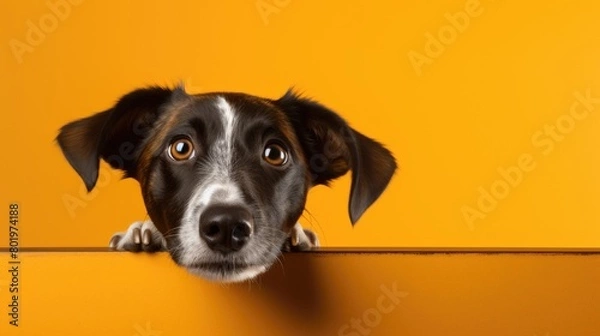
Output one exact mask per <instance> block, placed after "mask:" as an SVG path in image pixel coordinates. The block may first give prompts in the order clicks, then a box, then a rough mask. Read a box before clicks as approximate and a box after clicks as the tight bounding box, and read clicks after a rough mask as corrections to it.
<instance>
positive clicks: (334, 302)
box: [0, 253, 600, 336]
mask: <svg viewBox="0 0 600 336" xmlns="http://www.w3.org/2000/svg"><path fill="white" fill-rule="evenodd" d="M20 258H21V261H22V263H21V272H22V274H21V289H22V295H21V298H20V303H19V304H20V315H19V317H20V322H19V323H20V325H19V327H18V328H15V327H12V326H10V325H9V324H8V320H9V317H8V316H6V315H5V313H4V308H3V309H2V311H3V313H2V318H1V319H0V335H5V336H6V335H10V336H13V335H14V336H19V335H27V336H29V335H44V336H54V335H56V336H70V335H73V336H76V335H114V336H120V335H123V336H185V335H289V336H295V335H302V336H306V335H315V336H320V335H332V336H333V335H339V336H360V335H363V336H365V335H372V336H378V335H407V336H420V335H423V336H430V335H444V336H454V335H457V336H459V335H460V336H470V335H473V336H480V335H489V336H495V335H498V336H507V335H515V336H555V335H569V336H593V335H598V334H600V309H599V302H600V287H599V286H598V284H599V283H600V255H599V254H597V253H596V254H593V255H574V254H550V255H546V254H456V253H454V254H442V253H438V254H411V253H397V254H368V253H367V254H333V253H310V254H289V253H288V254H286V255H285V256H284V258H283V261H282V264H276V266H274V267H273V268H272V269H271V270H270V271H269V272H268V273H266V274H265V275H263V276H261V277H260V278H258V279H257V280H256V281H254V282H252V283H244V284H237V285H222V284H213V283H209V282H207V281H205V280H203V279H199V278H196V277H193V276H191V275H189V274H188V273H186V272H185V271H184V270H183V269H181V268H179V267H177V266H175V265H174V264H173V263H172V262H171V261H170V260H169V259H168V256H167V255H166V254H165V253H161V254H159V255H154V256H149V255H141V254H139V255H134V254H130V253H46V254H37V253H30V254H27V253H22V254H21V255H20ZM6 261H7V258H4V257H3V256H0V263H1V264H2V265H5V264H6ZM282 267H284V268H283V269H282ZM0 283H2V284H8V283H9V278H8V273H7V272H4V271H3V272H0ZM389 292H395V293H396V294H395V295H392V297H393V299H387V298H389V297H390V296H388V295H386V293H389ZM386 297H387V298H386ZM0 303H1V304H2V306H4V304H5V303H6V304H9V301H8V295H7V294H5V291H4V290H2V292H1V294H0ZM353 321H356V322H355V323H359V325H360V327H358V328H363V329H354V328H353V325H354V324H352V323H353ZM355 328H356V327H355ZM360 330H362V331H360Z"/></svg>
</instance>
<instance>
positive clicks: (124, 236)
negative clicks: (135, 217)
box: [108, 220, 167, 252]
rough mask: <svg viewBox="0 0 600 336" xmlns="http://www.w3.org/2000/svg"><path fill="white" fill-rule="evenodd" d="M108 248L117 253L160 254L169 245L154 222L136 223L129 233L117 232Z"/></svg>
mask: <svg viewBox="0 0 600 336" xmlns="http://www.w3.org/2000/svg"><path fill="white" fill-rule="evenodd" d="M108 246H109V247H110V248H111V249H113V250H116V251H129V252H141V251H144V252H158V251H164V250H166V246H167V243H166V241H165V238H164V237H163V235H162V234H161V233H160V232H159V231H158V229H157V228H156V227H155V226H154V224H153V223H152V221H149V220H148V221H145V222H135V223H133V224H131V225H130V226H129V228H128V229H127V232H117V233H115V234H114V235H113V236H112V237H111V238H110V242H109V243H108Z"/></svg>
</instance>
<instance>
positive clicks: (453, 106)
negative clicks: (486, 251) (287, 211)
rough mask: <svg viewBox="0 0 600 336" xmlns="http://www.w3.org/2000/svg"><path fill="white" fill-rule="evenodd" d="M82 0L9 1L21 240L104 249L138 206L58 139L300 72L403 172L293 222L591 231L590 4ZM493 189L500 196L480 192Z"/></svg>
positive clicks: (272, 91)
mask: <svg viewBox="0 0 600 336" xmlns="http://www.w3.org/2000/svg"><path fill="white" fill-rule="evenodd" d="M57 2H61V1H60V0H49V2H48V3H57ZM62 2H63V3H64V1H62ZM73 2H74V3H75V2H78V3H79V4H77V5H69V6H67V7H60V8H58V9H56V8H53V7H52V6H49V5H48V3H47V2H46V1H17V0H12V1H2V3H1V4H0V22H2V29H1V30H0V41H2V47H0V65H1V69H2V78H3V80H2V81H0V99H1V101H2V102H3V104H2V109H3V112H2V116H3V121H2V122H1V123H0V140H1V141H2V143H4V147H3V150H4V152H3V159H2V164H1V166H2V167H1V168H0V169H2V173H1V174H0V206H5V205H7V204H8V203H9V202H14V201H16V202H19V203H20V205H21V244H22V246H105V245H106V244H107V242H108V239H109V238H110V236H111V235H112V233H113V232H115V231H121V230H123V229H124V228H126V227H127V226H128V225H129V224H130V223H131V222H133V221H136V220H139V219H143V218H144V217H145V213H146V212H145V210H144V207H143V204H142V200H141V197H140V193H139V189H138V186H137V184H136V183H135V182H134V181H130V180H128V181H121V182H118V178H117V175H115V174H114V173H112V172H110V171H108V170H107V169H104V170H103V175H102V178H103V180H102V181H103V183H102V182H101V183H100V186H99V188H98V190H97V191H95V192H94V193H92V194H91V195H86V194H85V193H83V192H82V190H83V183H82V182H81V181H80V180H79V178H78V176H77V175H76V174H75V172H74V171H72V170H71V168H70V167H69V166H68V164H67V162H66V161H65V160H64V159H63V157H62V155H61V154H60V152H59V150H58V148H57V146H56V145H55V144H54V143H53V138H54V137H55V135H56V131H57V129H58V128H59V127H60V126H61V125H63V124H64V123H66V122H68V121H71V120H73V119H76V118H80V117H83V116H87V115H89V114H91V113H94V112H97V111H100V110H102V109H105V108H107V107H109V106H110V105H111V104H112V103H113V102H114V101H115V99H117V98H118V97H119V96H120V95H122V94H124V93H126V92H128V91H129V90H132V89H134V88H136V87H139V86H144V85H148V84H174V83H176V82H178V81H179V80H185V81H186V83H187V86H188V89H189V91H192V92H204V91H211V90H231V91H245V92H249V93H253V94H256V95H264V96H268V97H277V96H278V95H281V94H282V93H283V92H284V91H285V90H286V89H287V88H288V87H289V86H292V85H294V86H296V87H297V88H298V89H300V90H302V91H304V92H306V93H307V94H308V95H310V96H313V97H315V98H316V99H318V100H320V101H322V102H324V103H325V104H327V105H329V106H330V107H332V108H334V109H335V110H336V111H338V112H339V113H341V114H342V115H343V116H344V117H345V118H347V119H348V120H349V121H350V122H351V124H352V125H354V126H355V127H356V128H357V129H359V130H361V131H362V132H364V133H366V134H368V135H371V136H373V137H375V138H377V139H379V140H380V141H382V142H383V143H385V144H387V145H388V146H389V148H390V149H392V150H393V152H394V153H395V154H396V156H397V158H398V160H399V163H400V165H401V167H402V170H401V172H400V173H399V174H398V175H397V176H396V177H395V178H394V180H393V182H392V184H391V185H390V187H389V189H388V190H387V191H386V193H385V194H384V195H383V197H382V198H381V200H380V201H379V202H377V203H376V204H375V206H374V207H373V208H371V209H370V210H369V211H368V212H367V213H366V215H365V216H364V217H363V218H362V220H361V221H360V222H359V224H358V225H357V226H356V227H355V228H354V229H353V228H352V227H351V226H350V223H349V220H348V218H347V217H346V216H347V215H346V213H347V211H346V202H347V199H348V191H349V180H348V179H347V178H344V179H341V180H340V181H339V182H338V183H335V184H334V186H333V188H332V189H327V188H322V187H320V188H318V189H315V190H313V191H312V192H311V194H310V201H309V203H308V206H307V208H308V209H309V211H310V214H311V215H308V214H307V215H306V218H304V219H303V224H305V225H306V226H309V227H313V228H314V229H315V230H316V231H317V233H318V234H319V235H320V237H321V241H322V242H323V243H324V244H325V245H328V246H355V247H359V246H595V247H598V246H600V225H598V223H600V207H598V204H597V200H598V199H600V178H598V176H599V175H598V171H600V159H599V156H598V147H599V145H600V118H599V117H598V113H599V112H598V111H599V110H600V103H598V101H597V100H598V98H595V97H600V66H599V64H600V63H599V62H600V37H599V36H600V35H598V32H599V31H600V20H598V15H599V14H600V3H598V2H593V1H586V2H575V1H567V0H558V1H550V2H539V1H536V2H534V3H531V2H519V1H498V0H496V1H492V0H480V1H475V0H444V1H436V2H435V3H434V4H432V3H431V2H429V1H416V0H410V1H409V0H406V1H388V2H369V1H357V0H349V1H316V0H314V1H296V0H277V1H275V0H264V1H263V0H260V1H255V0H249V1H113V2H111V3H110V5H107V4H106V3H105V2H101V1H90V0H78V1H74V0H73ZM257 5H258V7H257ZM269 6H270V7H269ZM273 6H275V7H273ZM259 7H260V8H261V9H260V10H259ZM465 18H467V19H466V20H468V23H467V21H466V20H465ZM457 20H458V21H457ZM451 22H454V24H455V25H457V28H453V26H452V25H451ZM457 22H458V23H457ZM40 24H41V28H40ZM37 29H41V31H37ZM431 34H433V35H431ZM440 34H441V35H442V36H441V39H442V40H443V42H440V40H439V39H440ZM453 34H454V35H453ZM431 36H435V37H433V38H435V40H436V42H434V41H432V40H431V39H432V37H431ZM444 43H445V44H444ZM586 95H589V96H591V97H592V101H591V102H588V103H584V102H583V101H584V100H585V98H581V96H586ZM578 97H579V98H578ZM557 123H558V124H559V125H558V131H557V132H559V134H556V135H554V138H552V135H551V134H550V133H548V132H551V130H552V128H553V127H555V126H552V125H555V124H557ZM518 164H520V166H519V168H518V169H519V171H520V172H521V173H520V174H522V175H523V176H522V178H519V179H517V180H516V181H512V182H514V183H513V184H514V186H512V185H511V186H509V185H508V184H507V183H506V182H502V179H503V177H502V174H501V173H500V172H499V170H502V169H508V168H509V167H513V166H516V165H518ZM514 169H517V168H514ZM514 169H512V170H513V171H514ZM513 174H517V173H514V172H513ZM498 181H500V182H498ZM503 186H504V187H505V188H506V186H509V187H508V189H506V190H504V191H503V190H501V189H502V187H503ZM492 187H493V188H496V189H494V190H495V191H492V193H494V194H496V196H490V197H499V198H501V199H499V200H497V201H493V202H492V203H489V202H490V200H489V199H488V200H487V202H488V203H486V204H480V205H479V206H478V204H477V203H478V200H479V199H480V198H481V197H482V196H481V195H482V192H483V193H487V192H490V189H491V188H492ZM482 190H483V191H482ZM65 200H69V201H70V202H74V203H73V204H74V205H72V207H71V208H70V210H69V207H68V206H66V205H65ZM479 201H480V202H482V201H481V200H479ZM467 207H468V208H467ZM465 209H467V210H465ZM469 209H470V210H469ZM2 211H3V210H2ZM464 211H471V215H470V218H471V220H466V219H465V216H464V214H463V212H464ZM474 211H479V213H478V215H475V212H474ZM6 234H7V233H6V230H0V246H6V245H7V242H8V238H7V237H6Z"/></svg>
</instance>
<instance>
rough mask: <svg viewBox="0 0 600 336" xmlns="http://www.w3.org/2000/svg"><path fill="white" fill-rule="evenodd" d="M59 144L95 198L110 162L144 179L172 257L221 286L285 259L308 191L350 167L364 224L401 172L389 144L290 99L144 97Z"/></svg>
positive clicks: (136, 95)
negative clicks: (397, 171)
mask: <svg viewBox="0 0 600 336" xmlns="http://www.w3.org/2000/svg"><path fill="white" fill-rule="evenodd" d="M57 141H58V144H59V145H60V147H61V149H62V151H63V153H64V155H65V157H66V158H67V160H68V162H69V163H70V164H71V166H72V167H73V168H74V169H75V170H76V171H77V173H78V174H79V175H80V176H81V178H82V179H83V181H84V182H85V185H86V187H87V189H88V191H90V190H92V189H93V188H94V186H95V184H96V180H97V178H98V170H99V163H100V160H101V159H102V160H104V161H106V162H107V163H108V164H110V166H111V167H113V168H115V169H120V170H122V171H123V172H124V174H125V176H126V177H132V178H134V179H136V180H137V181H139V183H140V186H141V190H142V194H143V199H144V203H145V205H146V209H147V211H148V215H149V217H150V219H151V220H152V221H153V223H154V225H155V226H156V227H157V228H158V230H159V231H160V232H161V233H162V234H163V236H164V237H165V239H166V241H167V250H168V251H169V253H170V255H171V256H172V258H173V260H175V262H177V263H178V264H180V265H182V266H184V267H185V268H187V269H188V270H190V271H192V272H194V273H197V274H200V275H202V276H204V277H207V278H211V279H218V280H222V281H236V280H244V279H248V278H251V277H253V276H255V275H257V274H259V273H261V272H263V271H264V270H266V269H267V268H268V267H269V266H270V265H272V264H273V263H274V262H275V260H276V258H277V256H278V255H279V253H280V251H281V248H282V246H283V244H284V243H285V240H286V239H287V238H288V235H289V233H290V230H291V229H292V227H293V226H294V224H295V223H296V221H297V220H298V218H299V217H300V216H301V214H302V212H303V210H304V206H305V203H306V196H307V193H308V190H309V188H311V187H313V186H316V185H319V184H323V185H326V184H327V183H328V182H329V181H331V180H333V179H335V178H337V177H340V176H342V175H344V174H346V173H347V172H348V171H349V170H351V171H352V184H351V190H350V201H349V215H350V219H351V222H352V224H354V223H356V221H357V220H358V219H359V218H360V217H361V215H362V214H363V212H364V211H365V210H366V209H367V208H368V207H369V206H370V205H371V204H372V203H373V202H374V201H375V200H376V199H377V198H378V197H379V196H380V194H381V193H382V192H383V191H384V189H385V188H386V186H387V185H388V183H389V181H390V179H391V177H392V175H393V173H394V171H395V169H396V163H395V160H394V158H393V157H392V155H391V153H390V152H389V151H388V150H387V149H385V148H384V147H383V146H382V145H381V144H379V143H378V142H376V141H374V140H372V139H370V138H368V137H366V136H364V135H362V134H361V133H359V132H357V131H356V130H354V129H352V128H351V127H350V126H348V124H347V123H346V122H345V121H344V120H343V119H342V118H341V117H340V116H338V115H337V114H335V113H334V112H332V111H331V110H329V109H328V108H326V107H325V106H323V105H321V104H319V103H317V102H315V101H312V100H309V99H306V98H302V97H300V96H298V95H296V94H294V93H292V92H291V91H289V92H288V93H286V94H285V95H284V96H283V97H281V98H280V99H277V100H271V99H266V98H259V97H255V96H251V95H247V94H242V93H206V94H198V95H189V94H187V93H186V92H185V91H184V90H183V89H182V88H176V89H173V90H171V89H168V88H161V87H151V88H144V89H139V90H136V91H133V92H131V93H129V94H127V95H125V96H124V97H122V98H121V99H120V100H119V101H118V102H117V103H116V105H115V106H114V107H112V108H110V109H108V110H106V111H104V112H100V113H97V114H95V115H92V116H90V117H88V118H85V119H81V120H77V121H74V122H72V123H69V124H67V125H65V126H64V127H62V129H61V130H60V133H59V135H58V137H57Z"/></svg>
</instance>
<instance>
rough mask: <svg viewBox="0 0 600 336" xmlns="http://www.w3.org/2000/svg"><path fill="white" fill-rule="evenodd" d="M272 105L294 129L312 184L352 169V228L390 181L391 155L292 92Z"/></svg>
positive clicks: (318, 105)
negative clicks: (276, 107) (284, 115)
mask: <svg viewBox="0 0 600 336" xmlns="http://www.w3.org/2000/svg"><path fill="white" fill-rule="evenodd" d="M274 103H275V104H276V105H277V106H279V107H280V108H281V109H282V110H283V111H284V112H285V113H286V114H287V116H288V118H289V120H290V121H291V123H292V125H293V127H294V129H295V132H296V136H297V137H298V140H299V141H300V144H301V146H302V148H303V150H304V153H305V155H306V160H307V162H308V165H309V169H310V171H311V174H312V180H313V184H314V185H317V184H324V185H327V184H328V182H329V181H331V180H333V179H335V178H338V177H340V176H342V175H344V174H346V173H347V172H348V170H352V186H351V189H350V201H349V204H348V211H349V214H350V220H351V221H352V224H353V225H354V224H355V223H356V222H357V221H358V219H359V218H360V217H361V216H362V214H363V213H364V212H365V210H367V208H368V207H369V206H371V204H373V202H375V201H376V200H377V198H379V196H380V195H381V193H382V192H383V191H384V190H385V188H386V187H387V185H388V183H389V182H390V179H391V178H392V175H393V174H394V171H395V170H396V167H397V165H396V161H395V159H394V157H393V156H392V153H391V152H390V151H389V150H387V149H386V148H385V147H384V146H383V145H381V144H380V143H378V142H377V141H375V140H373V139H371V138H368V137H366V136H364V135H362V134H361V133H359V132H358V131H356V130H354V129H352V128H351V127H350V126H348V124H347V123H346V121H344V120H343V119H342V118H341V117H340V116H339V115H337V114H336V113H335V112H333V111H331V110H330V109H328V108H326V107H325V106H323V105H321V104H319V103H317V102H315V101H312V100H310V99H306V98H302V97H300V96H298V95H296V94H294V93H293V92H292V91H288V92H287V93H286V94H285V95H284V96H283V97H281V98H280V99H279V100H276V101H274Z"/></svg>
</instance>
